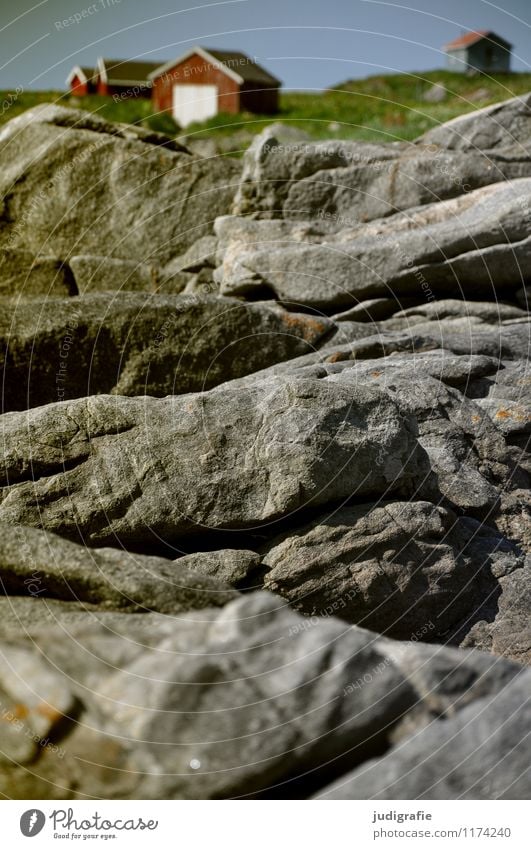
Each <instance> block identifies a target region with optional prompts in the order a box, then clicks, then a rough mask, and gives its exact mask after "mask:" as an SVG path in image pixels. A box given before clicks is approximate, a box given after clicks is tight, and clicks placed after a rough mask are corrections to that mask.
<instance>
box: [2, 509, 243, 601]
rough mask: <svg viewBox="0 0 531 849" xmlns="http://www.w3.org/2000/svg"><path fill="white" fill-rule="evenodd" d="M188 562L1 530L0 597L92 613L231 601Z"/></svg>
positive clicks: (27, 530) (31, 531)
mask: <svg viewBox="0 0 531 849" xmlns="http://www.w3.org/2000/svg"><path fill="white" fill-rule="evenodd" d="M220 556H221V553H220ZM199 558H200V555H195V559H196V560H197V559H199ZM187 561H188V558H187V557H184V558H182V559H181V560H179V561H177V562H176V563H173V562H172V561H171V560H165V559H163V558H161V557H146V556H142V555H138V554H131V553H129V552H127V551H123V550H121V549H114V548H100V549H88V548H86V547H85V546H82V545H76V544H75V543H73V542H69V541H68V540H65V539H61V537H58V536H54V535H53V534H48V533H46V532H45V531H39V530H36V529H35V528H27V527H21V526H13V525H5V524H2V525H1V534H0V578H1V581H2V587H3V589H4V592H6V593H7V594H10V595H13V596H31V597H32V598H35V599H59V600H62V601H71V602H81V603H84V604H86V605H89V609H92V610H94V609H97V608H99V609H101V610H114V611H140V612H149V611H152V610H154V611H159V612H161V613H180V612H182V611H185V610H194V609H198V608H202V607H208V606H209V605H210V606H219V605H223V604H226V603H227V601H230V600H231V599H232V598H234V596H235V593H234V591H233V590H231V589H230V587H229V586H228V585H227V584H225V583H223V582H222V581H221V580H214V578H211V577H209V576H208V575H207V573H206V570H203V575H201V574H200V570H199V569H198V568H197V566H196V567H195V568H193V567H191V566H189V565H188V562H187Z"/></svg>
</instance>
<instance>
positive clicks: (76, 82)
mask: <svg viewBox="0 0 531 849" xmlns="http://www.w3.org/2000/svg"><path fill="white" fill-rule="evenodd" d="M70 93H71V94H73V95H75V97H83V96H84V95H85V94H88V93H89V87H88V84H87V83H84V82H82V81H81V80H80V79H79V77H77V76H76V77H74V79H73V80H72V82H71V83H70Z"/></svg>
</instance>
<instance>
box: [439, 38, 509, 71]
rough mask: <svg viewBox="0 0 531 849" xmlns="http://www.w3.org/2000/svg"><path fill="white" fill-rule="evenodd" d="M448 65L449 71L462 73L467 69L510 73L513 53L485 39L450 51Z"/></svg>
mask: <svg viewBox="0 0 531 849" xmlns="http://www.w3.org/2000/svg"><path fill="white" fill-rule="evenodd" d="M447 67H448V70H449V71H458V72H460V73H462V74H464V73H466V72H467V71H486V72H489V73H508V72H509V71H510V69H511V53H510V51H509V50H507V49H505V48H504V47H501V45H499V44H496V43H495V42H493V41H488V40H487V39H483V40H482V41H478V42H477V43H476V44H472V45H471V46H470V47H463V48H461V49H458V50H452V52H451V53H448V54H447Z"/></svg>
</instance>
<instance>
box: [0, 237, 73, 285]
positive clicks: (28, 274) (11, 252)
mask: <svg viewBox="0 0 531 849" xmlns="http://www.w3.org/2000/svg"><path fill="white" fill-rule="evenodd" d="M77 292H78V290H77V284H76V281H75V278H74V275H73V272H72V269H71V268H70V266H69V265H68V263H63V262H62V261H61V260H60V259H57V257H53V256H46V255H41V256H37V255H36V254H33V253H31V251H27V250H20V249H16V248H9V247H8V248H0V296H13V297H20V296H23V297H31V296H34V295H47V296H48V297H54V296H55V297H57V296H63V297H64V296H69V295H77Z"/></svg>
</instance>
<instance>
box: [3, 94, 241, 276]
mask: <svg viewBox="0 0 531 849" xmlns="http://www.w3.org/2000/svg"><path fill="white" fill-rule="evenodd" d="M238 173H239V165H238V163H237V162H236V161H234V160H228V159H224V160H223V161H220V160H218V159H214V160H208V161H207V160H204V159H199V158H196V157H194V156H192V155H191V154H190V153H189V152H188V151H187V150H186V148H184V147H183V146H182V145H180V144H178V143H177V142H176V141H174V140H172V139H170V138H168V137H166V136H161V135H157V134H156V133H150V132H148V131H146V130H142V129H140V128H138V127H134V126H131V125H122V124H112V123H109V122H106V121H104V120H103V119H102V118H100V117H98V116H97V115H94V114H92V113H89V112H82V111H80V110H77V109H65V108H63V107H60V106H55V105H53V104H42V105H40V106H37V107H35V108H34V109H30V110H28V111H27V112H24V113H23V114H22V115H20V116H18V117H17V118H15V119H13V120H12V121H10V122H9V123H8V124H6V125H5V126H4V127H3V128H2V131H1V132H0V174H1V178H0V194H1V196H2V197H3V202H2V205H1V209H0V214H1V219H2V224H3V226H2V229H1V232H0V247H5V246H6V245H9V246H10V247H15V248H23V249H26V250H29V251H32V252H33V253H41V252H42V251H43V248H44V246H45V247H46V250H47V251H48V252H49V253H51V254H53V255H54V256H57V257H60V258H61V259H62V260H68V259H70V257H72V256H75V255H79V254H81V253H84V254H96V255H104V256H109V257H112V258H114V259H123V260H127V261H133V262H137V263H148V264H149V263H151V262H159V263H162V264H164V263H166V262H168V261H169V260H170V259H172V258H173V257H174V256H179V255H180V254H182V253H183V252H184V251H185V250H186V249H187V248H188V247H189V246H190V245H191V244H192V243H193V242H194V241H195V240H196V239H198V238H199V237H201V236H204V235H207V234H208V233H210V232H211V226H212V225H211V222H212V221H213V220H214V218H215V217H216V215H223V214H225V213H226V212H228V211H229V209H230V205H231V202H232V196H233V193H234V189H235V185H236V182H237V177H238Z"/></svg>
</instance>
